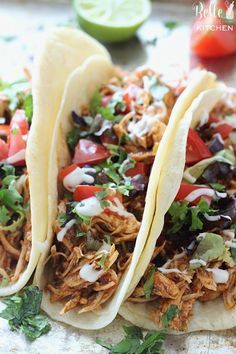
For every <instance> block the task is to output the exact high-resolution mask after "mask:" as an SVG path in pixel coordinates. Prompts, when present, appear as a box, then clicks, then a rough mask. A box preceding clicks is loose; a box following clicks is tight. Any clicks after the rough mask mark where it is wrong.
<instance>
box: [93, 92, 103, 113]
mask: <svg viewBox="0 0 236 354" xmlns="http://www.w3.org/2000/svg"><path fill="white" fill-rule="evenodd" d="M101 102H102V96H101V94H100V92H99V90H98V89H97V90H96V91H95V93H94V95H93V97H92V99H91V101H90V112H91V113H92V115H93V116H95V115H96V114H97V109H98V107H100V106H101Z"/></svg>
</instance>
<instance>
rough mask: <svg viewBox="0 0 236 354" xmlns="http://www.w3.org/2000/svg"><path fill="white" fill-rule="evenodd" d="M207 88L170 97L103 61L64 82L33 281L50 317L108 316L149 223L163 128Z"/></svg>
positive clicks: (101, 319) (138, 74)
mask: <svg viewBox="0 0 236 354" xmlns="http://www.w3.org/2000/svg"><path fill="white" fill-rule="evenodd" d="M205 81H207V82H208V85H209V88H210V87H212V86H214V81H215V78H214V75H211V74H207V73H206V72H200V73H199V74H198V75H197V77H195V79H194V82H192V83H190V84H189V86H188V88H187V89H186V90H185V91H184V92H183V93H182V94H181V96H180V97H179V98H178V99H177V97H178V95H179V92H180V89H179V87H177V88H175V89H174V88H171V87H170V86H168V85H167V84H166V83H164V82H163V81H162V79H161V77H160V76H158V75H157V74H156V73H155V72H154V71H153V70H151V69H146V68H142V69H139V70H136V71H135V72H134V73H132V74H127V73H124V72H122V71H121V70H119V69H117V70H116V69H115V68H114V67H113V66H112V65H111V63H110V61H108V60H107V59H105V58H102V57H101V56H97V57H95V56H94V57H92V58H89V59H87V60H86V61H85V62H84V64H83V65H82V66H81V67H80V68H78V69H77V71H76V72H74V73H73V75H71V77H70V79H69V80H68V82H67V84H66V87H65V93H64V96H63V99H62V104H61V109H60V113H59V115H58V120H57V123H56V126H55V130H54V138H53V142H52V147H53V148H52V150H51V157H50V159H51V162H50V166H49V208H50V210H49V217H48V220H49V226H48V236H47V245H48V247H47V249H46V250H45V252H44V253H43V254H42V256H41V258H40V261H39V264H38V266H37V269H36V275H35V283H36V284H37V285H38V286H39V287H40V288H41V289H42V290H43V301H42V308H43V310H44V311H45V312H46V313H48V314H49V315H50V316H51V317H52V318H53V319H55V320H59V321H62V322H65V323H68V324H70V325H73V326H75V327H79V328H84V329H97V328H102V327H105V326H106V325H108V324H109V323H110V322H111V321H112V320H113V319H114V318H115V316H116V314H117V312H118V309H119V307H120V305H121V303H122V301H123V299H124V296H125V293H126V291H127V289H128V287H129V283H130V281H131V279H132V276H133V272H134V269H135V267H136V265H137V262H138V260H139V257H140V254H141V252H142V249H143V247H144V245H145V242H146V239H147V236H148V233H149V229H150V226H151V222H152V219H153V214H154V211H155V194H156V188H157V184H158V181H159V177H160V170H161V167H162V165H163V162H164V159H165V155H166V146H167V143H168V141H169V138H170V137H171V134H170V132H171V131H172V129H173V128H175V124H170V123H171V122H172V123H174V122H175V120H177V119H180V118H181V117H182V116H183V115H184V113H185V111H186V109H187V108H188V107H189V106H190V104H191V102H192V100H193V98H194V97H195V95H196V90H195V88H196V86H197V87H198V89H197V91H198V93H200V92H201V90H202V85H203V83H205ZM198 93H197V94H198ZM176 99H177V102H176ZM173 107H174V108H173ZM168 122H169V124H168ZM164 132H165V134H164Z"/></svg>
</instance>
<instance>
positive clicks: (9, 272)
mask: <svg viewBox="0 0 236 354" xmlns="http://www.w3.org/2000/svg"><path fill="white" fill-rule="evenodd" d="M80 45H81V46H82V47H84V48H83V49H81V48H80ZM62 48H63V50H62ZM68 53H69V58H68ZM93 54H100V55H104V56H105V57H107V58H109V55H108V53H107V52H106V50H105V49H104V48H103V47H102V46H101V45H100V44H98V43H97V42H96V41H94V40H93V39H91V38H90V37H89V36H87V35H85V34H83V33H82V32H79V31H75V30H70V29H56V30H52V31H49V32H48V33H47V34H46V35H45V38H44V40H43V43H42V46H41V49H40V52H39V53H38V56H37V57H36V62H35V67H34V71H33V79H32V89H31V84H30V82H29V80H31V78H29V80H21V81H18V82H15V83H12V84H8V83H5V82H2V81H1V82H0V117H1V118H0V296H6V295H10V294H12V293H14V292H16V291H19V290H20V289H21V288H22V287H23V286H24V285H25V284H26V283H27V281H28V280H29V278H30V276H31V275H32V273H33V271H34V269H35V267H36V264H37V262H38V259H39V256H40V252H41V251H42V247H43V246H44V244H43V241H44V240H45V235H46V231H47V217H48V200H47V186H48V185H47V174H48V168H47V167H48V156H49V154H48V151H50V144H51V137H52V132H53V127H54V123H55V118H56V117H57V114H58V110H59V106H60V102H61V97H62V92H63V89H64V85H65V81H66V80H67V78H68V76H69V75H70V73H71V72H72V71H73V70H74V69H75V68H76V67H77V66H78V65H80V64H81V63H82V62H83V61H84V59H86V58H87V57H89V56H90V55H93ZM31 91H32V94H31ZM32 96H33V98H32ZM32 114H33V119H32V121H31V118H32Z"/></svg>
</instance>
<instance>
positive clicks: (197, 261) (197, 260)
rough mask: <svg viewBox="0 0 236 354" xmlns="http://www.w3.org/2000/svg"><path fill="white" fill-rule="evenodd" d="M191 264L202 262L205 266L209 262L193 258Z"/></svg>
mask: <svg viewBox="0 0 236 354" xmlns="http://www.w3.org/2000/svg"><path fill="white" fill-rule="evenodd" d="M189 264H190V265H191V264H201V265H202V266H205V265H206V264H207V262H205V261H204V260H203V259H191V261H189Z"/></svg>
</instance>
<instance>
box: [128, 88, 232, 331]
mask: <svg viewBox="0 0 236 354" xmlns="http://www.w3.org/2000/svg"><path fill="white" fill-rule="evenodd" d="M235 130H236V92H235V91H234V90H230V89H228V90H227V92H226V93H225V96H224V98H223V99H222V100H221V101H220V102H219V103H218V104H217V105H216V106H215V107H214V109H213V110H212V111H211V112H210V114H205V115H203V116H202V119H201V121H200V122H199V123H198V125H197V126H196V127H195V128H194V129H192V128H190V130H189V133H188V140H187V149H186V165H185V171H184V175H183V180H182V183H181V186H180V189H179V191H178V193H177V195H176V197H175V201H174V202H173V203H172V205H171V207H170V209H169V210H168V212H167V214H166V216H165V224H164V228H163V231H162V233H161V235H160V237H159V238H158V240H157V243H156V247H155V250H154V252H153V255H152V259H151V263H150V265H149V267H148V269H147V270H146V272H145V274H144V276H143V277H142V279H141V281H140V282H139V284H138V286H137V287H136V289H135V290H134V292H133V293H132V295H131V296H130V298H129V299H128V301H129V302H133V303H142V302H149V303H151V304H153V310H152V313H151V318H152V320H153V321H154V322H155V323H156V324H157V325H158V326H161V327H166V326H168V327H169V328H171V329H173V330H177V331H184V330H187V328H188V324H189V321H190V319H191V318H192V315H193V305H194V303H195V302H196V301H200V302H207V301H212V300H214V299H216V298H222V300H223V303H224V307H225V309H226V310H228V309H232V308H234V307H235V304H236V290H235V289H236V263H235V262H236V240H235V230H236V159H235V154H236V131H235ZM173 168H174V166H173Z"/></svg>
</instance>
